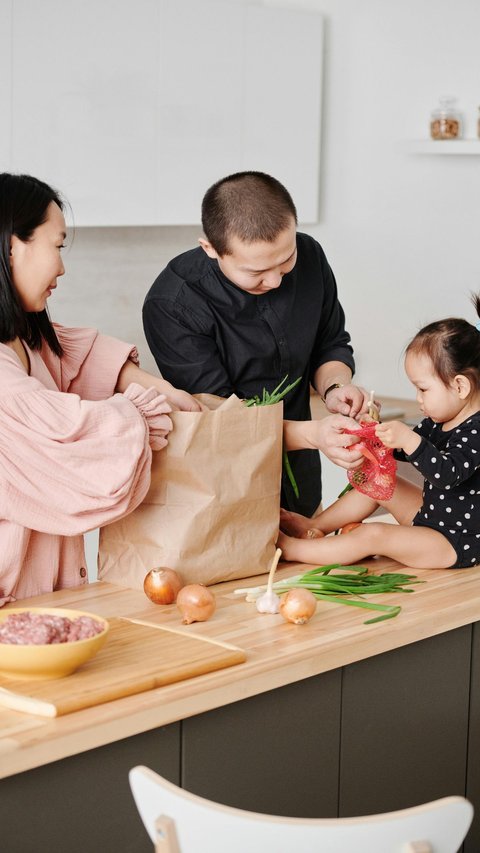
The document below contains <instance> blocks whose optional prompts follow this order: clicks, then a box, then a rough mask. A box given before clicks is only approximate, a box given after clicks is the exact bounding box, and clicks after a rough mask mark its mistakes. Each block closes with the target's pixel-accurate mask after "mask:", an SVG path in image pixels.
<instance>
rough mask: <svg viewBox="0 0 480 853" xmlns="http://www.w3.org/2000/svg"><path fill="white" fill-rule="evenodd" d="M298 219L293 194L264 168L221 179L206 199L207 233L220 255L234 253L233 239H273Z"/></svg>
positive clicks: (211, 188)
mask: <svg viewBox="0 0 480 853" xmlns="http://www.w3.org/2000/svg"><path fill="white" fill-rule="evenodd" d="M292 219H293V220H294V222H295V224H296V222H297V211H296V209H295V205H294V203H293V200H292V197H291V195H290V193H289V192H288V190H286V189H285V187H284V186H283V184H281V183H280V181H277V180H276V179H275V178H272V177H270V175H265V174H264V172H235V174H234V175H228V177H226V178H222V180H220V181H217V183H216V184H213V186H211V187H210V189H209V190H207V192H206V193H205V196H204V198H203V202H202V226H203V231H204V234H205V236H206V238H207V240H208V241H209V243H210V244H211V245H212V246H213V248H214V249H215V251H216V252H217V254H218V255H220V257H223V256H224V255H229V254H231V249H230V248H229V240H230V238H231V237H238V239H239V240H242V241H243V242H245V243H255V242H258V241H263V242H266V243H272V242H273V241H274V240H276V238H277V237H278V235H279V234H280V233H281V232H282V231H284V230H285V229H286V228H288V227H289V225H290V224H291V222H292Z"/></svg>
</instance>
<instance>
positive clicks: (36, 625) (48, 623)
mask: <svg viewBox="0 0 480 853" xmlns="http://www.w3.org/2000/svg"><path fill="white" fill-rule="evenodd" d="M103 628H104V626H103V624H102V623H101V622H98V620H97V619H92V618H91V617H90V616H77V617H76V618H75V619H69V618H68V617H67V616H55V615H54V614H50V613H32V612H30V611H29V610H26V611H25V612H24V613H10V614H9V615H8V616H7V618H6V619H5V621H3V622H1V623H0V643H10V644H11V645H17V646H26V645H45V644H49V643H72V642H74V641H75V640H86V639H87V638H88V637H94V636H95V634H100V633H101V632H102V631H103Z"/></svg>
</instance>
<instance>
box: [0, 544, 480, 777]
mask: <svg viewBox="0 0 480 853" xmlns="http://www.w3.org/2000/svg"><path fill="white" fill-rule="evenodd" d="M366 562H367V564H368V565H370V566H372V568H373V569H374V570H377V569H378V570H380V569H381V570H385V568H391V569H392V570H393V569H398V566H397V564H395V563H393V562H392V561H388V560H386V559H383V558H377V559H375V560H370V561H366ZM280 565H281V566H282V564H280ZM306 568H307V567H305V566H299V565H298V564H290V565H285V564H284V565H283V567H281V568H280V569H279V570H278V578H281V577H287V576H289V575H291V574H295V573H297V572H298V571H302V570H306ZM412 574H415V575H417V577H418V578H419V579H422V580H425V581H426V583H425V584H421V585H418V586H417V587H415V592H414V593H411V594H409V595H406V594H391V595H380V596H378V595H377V596H375V597H374V600H375V601H378V602H387V603H395V604H397V603H399V604H401V605H402V612H401V613H400V614H399V616H397V617H396V618H395V619H391V620H387V621H385V622H380V623H377V624H374V625H364V624H363V623H364V620H365V619H366V618H368V616H369V615H370V614H369V611H365V610H363V609H360V608H359V609H358V610H357V609H356V608H353V607H346V606H345V605H340V604H331V603H329V602H319V605H318V609H317V613H316V614H315V616H314V617H313V619H312V620H311V621H310V622H309V623H308V624H307V625H304V626H295V625H291V624H288V623H286V622H284V621H283V619H282V617H281V616H279V615H276V616H272V615H261V614H259V613H257V611H256V609H255V605H254V604H251V603H247V602H246V601H245V599H244V598H243V597H238V596H233V590H234V589H236V588H237V587H239V586H242V587H245V586H250V585H251V586H256V585H258V583H261V582H264V581H265V578H264V577H261V578H251V579H249V580H243V581H230V582H228V583H223V584H218V585H217V586H216V587H213V589H214V591H215V593H216V596H217V610H216V612H215V614H214V616H213V617H212V619H211V620H210V621H209V622H206V623H202V624H198V623H197V624H194V625H190V626H183V625H182V624H181V622H180V616H179V613H178V611H177V609H176V607H175V605H171V606H170V607H159V606H156V605H154V604H151V603H150V602H149V601H147V599H146V598H145V596H144V594H143V592H140V591H138V590H129V589H125V588H121V587H117V586H114V585H112V584H106V583H94V584H91V585H89V586H85V587H81V588H78V589H71V590H61V591H59V592H55V593H51V594H49V595H43V596H39V597H37V598H32V599H29V600H24V601H22V606H52V605H55V606H61V607H73V608H78V609H82V610H87V611H90V612H92V613H97V614H101V615H102V616H106V617H109V616H131V617H134V618H138V619H142V620H145V621H148V622H150V623H152V624H155V623H156V624H161V625H166V626H170V627H172V628H175V629H178V630H179V631H182V632H186V633H187V632H188V633H190V634H197V635H200V636H202V635H203V636H206V637H211V638H214V639H219V640H222V641H224V642H227V643H231V644H233V645H235V646H238V647H240V648H242V649H244V650H245V651H246V653H247V661H246V663H244V664H239V665H238V666H233V667H230V668H228V669H223V670H220V671H218V672H214V673H210V674H207V675H202V676H199V677H197V678H191V679H189V680H186V681H181V682H178V683H176V684H172V685H168V686H165V687H161V688H158V689H155V690H151V691H147V692H145V693H141V694H138V695H136V696H130V697H126V698H123V699H119V700H116V701H114V702H109V703H107V704H104V705H100V706H98V707H96V708H89V709H86V710H83V711H78V712H76V713H72V714H68V715H66V716H63V717H59V718H55V719H47V718H42V717H35V716H31V715H29V714H22V713H19V712H14V711H9V710H0V732H1V733H0V776H9V775H12V774H15V773H19V772H21V771H24V770H28V769H31V768H33V767H37V766H40V765H43V764H48V763H49V762H53V761H56V760H58V759H61V758H65V757H67V756H69V755H74V754H77V753H80V752H83V751H85V750H88V749H92V748H95V747H98V746H103V745H105V744H107V743H111V742H113V741H116V740H120V739H121V738H125V737H129V736H131V735H135V734H138V733H140V732H143V731H147V730H149V729H153V728H156V727H158V726H162V725H165V724H168V723H171V722H174V721H176V720H180V719H183V718H186V717H189V716H193V715H195V714H199V713H202V712H204V711H209V710H211V709H213V708H217V707H221V706H223V705H227V704H229V703H231V702H236V701H238V700H241V699H244V698H247V697H249V696H253V695H256V694H258V693H262V692H265V691H268V690H271V689H273V688H277V687H281V686H282V685H285V684H289V683H291V682H294V681H298V680H301V679H304V678H308V677H310V676H313V675H317V674H319V673H322V672H326V671H328V670H331V669H335V668H337V667H341V666H344V665H347V664H350V663H353V662H355V661H358V660H362V659H364V658H367V657H370V656H372V655H376V654H380V653H382V652H386V651H389V650H391V649H395V648H397V647H400V646H403V645H406V644H408V643H413V642H416V641H418V640H422V639H424V638H426V637H431V636H434V635H435V634H439V633H442V632H445V631H449V630H451V629H454V628H458V627H460V626H462V625H465V624H469V623H472V622H475V621H477V620H478V619H480V567H477V568H473V569H464V570H456V571H448V570H416V571H412Z"/></svg>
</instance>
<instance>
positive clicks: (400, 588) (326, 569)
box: [235, 563, 424, 625]
mask: <svg viewBox="0 0 480 853" xmlns="http://www.w3.org/2000/svg"><path fill="white" fill-rule="evenodd" d="M344 569H346V570H347V571H343V570H344ZM337 570H340V571H341V572H342V573H339V574H332V572H334V571H335V572H336V571H337ZM418 583H424V581H419V580H417V579H416V575H407V574H404V573H402V572H389V573H388V572H386V573H383V574H380V575H373V574H370V573H369V570H368V568H367V567H366V566H342V565H341V564H340V563H332V564H331V565H328V566H318V567H317V568H315V569H310V571H308V572H305V574H303V575H294V576H293V577H290V578H285V580H282V581H277V582H276V583H274V584H273V590H274V591H275V592H276V593H277V594H278V595H281V594H282V593H284V592H288V590H290V589H297V588H302V589H309V590H310V592H312V593H313V595H314V596H315V597H316V598H318V599H319V600H321V601H332V602H333V603H335V604H348V605H349V606H350V607H364V608H366V609H368V610H377V611H379V612H380V615H379V616H376V617H374V618H373V619H367V621H366V622H365V623H364V624H365V625H372V624H373V623H374V622H382V621H384V620H385V619H393V617H394V616H397V615H398V614H399V613H400V611H401V607H400V605H398V604H397V605H390V604H374V603H372V602H371V601H365V600H364V599H363V598H362V596H363V595H373V594H378V593H390V592H413V589H409V587H411V586H412V585H414V584H418ZM264 589H265V587H255V588H254V589H248V588H246V589H237V590H235V593H236V594H238V595H240V594H242V593H243V594H245V593H246V594H247V599H248V600H250V601H251V600H255V599H256V598H257V597H258V596H259V595H260V594H261V593H262V592H263V590H264ZM344 596H354V598H345V597H344Z"/></svg>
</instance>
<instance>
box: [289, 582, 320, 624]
mask: <svg viewBox="0 0 480 853" xmlns="http://www.w3.org/2000/svg"><path fill="white" fill-rule="evenodd" d="M316 609H317V599H316V598H315V596H314V594H313V592H310V590H309V589H299V588H297V589H290V590H289V591H288V592H287V593H286V594H285V595H282V597H281V599H280V613H281V614H282V616H283V618H284V619H286V620H287V622H293V623H294V624H295V625H304V624H305V622H308V620H309V619H311V617H312V616H313V614H314V613H315V610H316Z"/></svg>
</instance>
